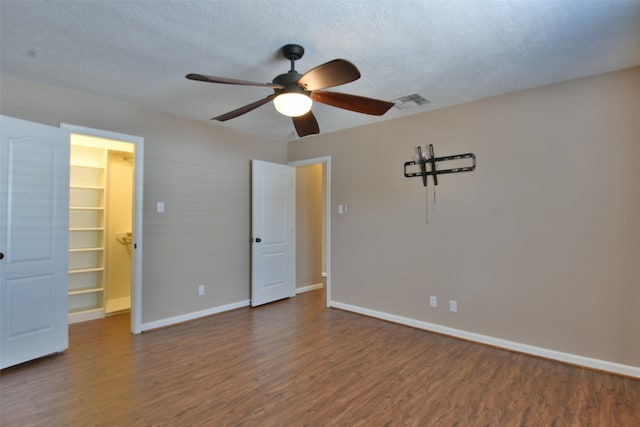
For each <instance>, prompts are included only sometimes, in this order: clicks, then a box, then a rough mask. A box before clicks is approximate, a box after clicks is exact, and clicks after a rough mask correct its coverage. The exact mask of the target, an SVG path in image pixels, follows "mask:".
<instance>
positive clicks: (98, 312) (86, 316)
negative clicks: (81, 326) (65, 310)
mask: <svg viewBox="0 0 640 427" xmlns="http://www.w3.org/2000/svg"><path fill="white" fill-rule="evenodd" d="M68 316H69V324H70V325H71V324H72V323H80V322H86V321H88V320H97V319H104V317H105V314H104V309H102V308H98V309H95V310H87V311H79V312H77V313H69V315H68Z"/></svg>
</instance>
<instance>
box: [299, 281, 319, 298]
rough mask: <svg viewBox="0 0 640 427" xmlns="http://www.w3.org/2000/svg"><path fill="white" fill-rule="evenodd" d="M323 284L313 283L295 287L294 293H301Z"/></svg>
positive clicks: (313, 289)
mask: <svg viewBox="0 0 640 427" xmlns="http://www.w3.org/2000/svg"><path fill="white" fill-rule="evenodd" d="M323 287H324V284H322V283H316V284H315V285H309V286H302V287H300V288H296V295H298V294H301V293H303V292H309V291H315V290H316V289H322V288H323Z"/></svg>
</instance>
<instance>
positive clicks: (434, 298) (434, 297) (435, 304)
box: [429, 295, 438, 308]
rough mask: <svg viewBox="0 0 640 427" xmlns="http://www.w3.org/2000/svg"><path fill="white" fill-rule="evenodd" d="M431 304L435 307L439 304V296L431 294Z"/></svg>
mask: <svg viewBox="0 0 640 427" xmlns="http://www.w3.org/2000/svg"><path fill="white" fill-rule="evenodd" d="M429 305H430V306H431V307H433V308H436V307H437V306H438V297H436V296H433V295H431V296H430V297H429Z"/></svg>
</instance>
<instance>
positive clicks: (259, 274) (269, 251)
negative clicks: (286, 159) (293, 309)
mask: <svg viewBox="0 0 640 427" xmlns="http://www.w3.org/2000/svg"><path fill="white" fill-rule="evenodd" d="M295 179H296V175H295V168H293V167H291V166H287V165H281V164H278V163H269V162H263V161H260V160H253V161H252V189H251V203H252V217H251V229H252V230H251V232H252V234H253V236H252V239H251V242H252V243H251V305H252V306H254V307H255V306H257V305H261V304H266V303H268V302H272V301H276V300H279V299H283V298H287V297H292V296H294V295H295V291H296V289H295V276H296V274H295V266H296V262H295Z"/></svg>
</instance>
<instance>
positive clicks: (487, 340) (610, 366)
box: [331, 301, 640, 378]
mask: <svg viewBox="0 0 640 427" xmlns="http://www.w3.org/2000/svg"><path fill="white" fill-rule="evenodd" d="M331 307H334V308H338V309H341V310H346V311H351V312H354V313H358V314H363V315H365V316H369V317H375V318H378V319H382V320H387V321H389V322H393V323H399V324H401V325H406V326H411V327H413V328H417V329H423V330H426V331H431V332H437V333H439V334H443V335H449V336H452V337H456V338H462V339H464V340H468V341H473V342H477V343H481V344H487V345H490V346H493V347H498V348H503V349H506V350H512V351H516V352H519V353H525V354H530V355H534V356H539V357H543V358H545V359H552V360H556V361H560V362H564V363H568V364H571V365H577V366H582V367H585V368H590V369H596V370H599V371H606V372H610V373H614V374H619V375H625V376H628V377H633V378H640V367H638V366H631V365H623V364H620V363H615V362H609V361H607V360H600V359H593V358H591V357H585V356H580V355H577V354H571V353H564V352H561V351H556V350H550V349H547V348H543V347H536V346H532V345H528V344H523V343H519V342H515V341H509V340H505V339H501V338H495V337H490V336H487V335H481V334H477V333H475V332H468V331H464V330H461V329H455V328H450V327H448V326H442V325H438V324H435V323H429V322H424V321H421V320H416V319H411V318H408V317H403V316H397V315H395V314H389V313H385V312H382V311H376V310H370V309H368V308H363V307H358V306H355V305H350V304H344V303H341V302H337V301H331Z"/></svg>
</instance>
